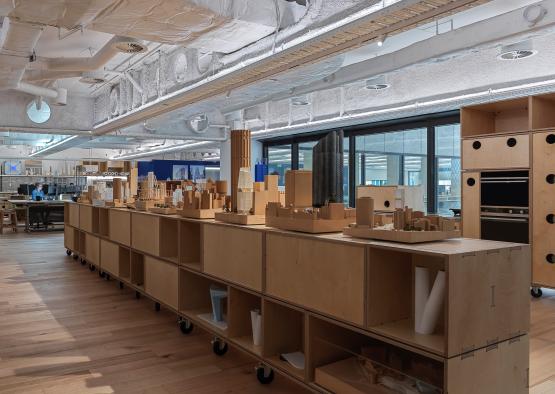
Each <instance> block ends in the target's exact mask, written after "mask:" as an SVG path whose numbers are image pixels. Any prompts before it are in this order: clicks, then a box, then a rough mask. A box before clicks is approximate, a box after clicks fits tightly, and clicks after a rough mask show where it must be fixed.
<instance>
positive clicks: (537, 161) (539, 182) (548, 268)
mask: <svg viewBox="0 0 555 394" xmlns="http://www.w3.org/2000/svg"><path fill="white" fill-rule="evenodd" d="M532 138H533V157H534V159H533V163H532V170H533V171H532V200H531V201H532V204H533V205H532V206H533V210H532V214H533V217H532V223H533V225H532V239H533V242H534V244H533V246H532V250H533V265H532V282H533V283H540V284H545V285H547V286H551V287H555V224H554V223H555V131H551V132H545V133H537V134H534V135H533V137H532Z"/></svg>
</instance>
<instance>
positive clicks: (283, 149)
mask: <svg viewBox="0 0 555 394" xmlns="http://www.w3.org/2000/svg"><path fill="white" fill-rule="evenodd" d="M290 169H291V145H276V146H269V147H268V174H277V175H279V180H278V185H279V186H285V173H286V172H287V171H289V170H290Z"/></svg>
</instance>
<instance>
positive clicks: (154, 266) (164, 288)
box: [144, 256, 178, 311]
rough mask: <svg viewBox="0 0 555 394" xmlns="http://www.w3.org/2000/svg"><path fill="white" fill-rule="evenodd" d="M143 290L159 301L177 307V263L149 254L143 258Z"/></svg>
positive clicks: (173, 307) (175, 308)
mask: <svg viewBox="0 0 555 394" xmlns="http://www.w3.org/2000/svg"><path fill="white" fill-rule="evenodd" d="M144 269H145V271H144V272H145V292H146V293H147V294H148V295H149V296H151V297H153V298H154V299H156V300H158V301H159V302H161V303H163V304H165V305H167V306H169V307H171V308H172V309H174V310H176V311H177V309H178V287H177V283H178V268H177V265H175V264H172V263H168V262H165V261H162V260H158V259H155V258H153V257H150V256H145V258H144Z"/></svg>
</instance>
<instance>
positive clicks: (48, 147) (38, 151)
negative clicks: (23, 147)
mask: <svg viewBox="0 0 555 394" xmlns="http://www.w3.org/2000/svg"><path fill="white" fill-rule="evenodd" d="M77 137H79V136H78V135H72V136H71V137H67V138H64V139H63V140H60V141H58V142H56V143H54V144H51V145H47V146H45V147H44V148H42V149H39V150H37V151H35V152H33V153H31V154H30V155H29V157H34V156H38V155H42V154H43V153H44V152H48V151H49V150H52V149H54V148H57V147H58V146H60V145H63V144H65V143H66V142H69V141H72V140H74V139H76V138H77Z"/></svg>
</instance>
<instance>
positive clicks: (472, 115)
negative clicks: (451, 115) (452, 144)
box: [461, 97, 530, 137]
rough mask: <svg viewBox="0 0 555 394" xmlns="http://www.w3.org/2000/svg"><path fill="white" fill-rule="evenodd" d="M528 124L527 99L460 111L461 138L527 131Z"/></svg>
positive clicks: (482, 105) (483, 105)
mask: <svg viewBox="0 0 555 394" xmlns="http://www.w3.org/2000/svg"><path fill="white" fill-rule="evenodd" d="M529 124H530V122H529V103H528V98H527V97H524V98H518V99H513V100H506V101H500V102H496V103H488V104H481V105H475V106H471V107H465V108H462V109H461V135H462V137H472V136H475V135H482V134H496V133H510V132H516V131H527V130H529Z"/></svg>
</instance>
